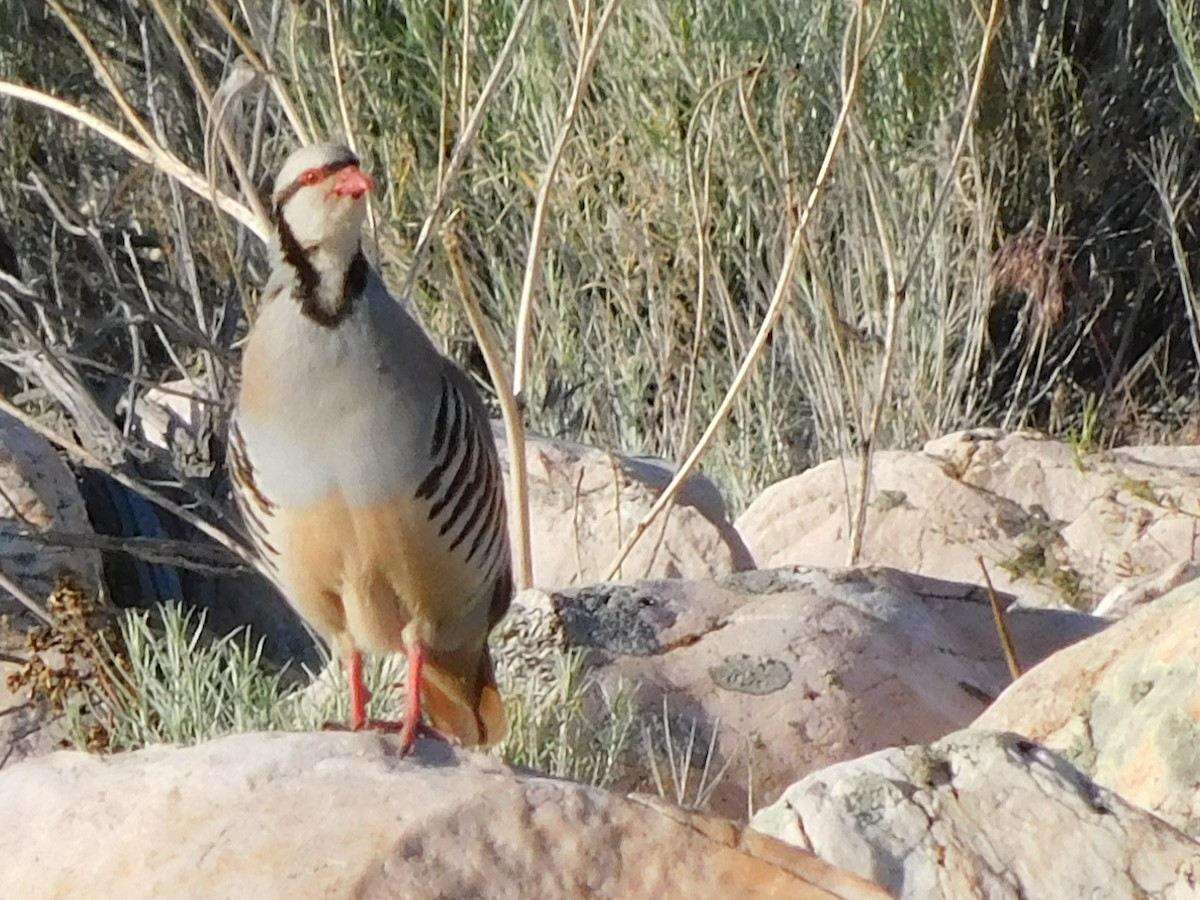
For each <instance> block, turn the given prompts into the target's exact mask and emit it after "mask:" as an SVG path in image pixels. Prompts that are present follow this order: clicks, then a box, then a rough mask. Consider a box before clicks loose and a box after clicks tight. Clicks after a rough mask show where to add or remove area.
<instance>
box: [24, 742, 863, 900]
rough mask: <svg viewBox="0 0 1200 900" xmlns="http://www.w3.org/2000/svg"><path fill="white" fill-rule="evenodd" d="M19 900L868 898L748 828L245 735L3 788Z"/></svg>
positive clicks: (362, 750) (443, 753)
mask: <svg viewBox="0 0 1200 900" xmlns="http://www.w3.org/2000/svg"><path fill="white" fill-rule="evenodd" d="M0 808H3V809H4V811H5V816H6V818H7V819H8V821H10V822H20V823H21V825H20V827H19V828H6V829H4V830H3V832H0V856H2V857H3V859H4V863H5V864H4V866H3V867H2V868H0V895H2V896H5V897H35V896H36V897H46V898H51V897H53V898H71V897H96V896H105V897H154V896H172V897H213V898H222V897H231V898H232V897H282V896H288V897H298V898H307V897H314V898H315V897H362V898H376V897H377V898H392V897H406V898H413V900H421V898H463V897H476V898H481V900H489V898H522V900H539V898H546V900H550V898H554V900H558V898H573V897H579V898H601V900H602V898H614V900H616V898H635V897H664V898H674V897H678V898H685V897H687V898H697V900H703V898H714V900H716V898H728V897H755V898H774V897H778V898H796V900H804V898H812V900H816V898H845V900H850V898H862V900H868V898H870V900H883V898H886V896H887V895H886V894H885V893H883V892H882V891H880V890H878V889H877V888H875V887H873V886H872V885H870V884H868V883H866V882H864V881H863V880H861V879H859V878H856V877H854V876H852V875H849V874H847V873H844V872H839V871H837V870H836V869H833V868H832V867H830V866H828V865H826V864H824V863H822V862H821V861H820V860H818V859H816V858H815V857H813V856H811V855H809V854H807V853H805V852H802V851H799V850H796V849H794V848H791V847H788V846H787V845H785V844H783V843H781V842H778V841H774V840H771V839H769V838H764V837H762V836H760V835H754V834H751V833H743V832H742V831H741V829H739V828H737V827H736V826H734V825H732V824H731V823H722V822H714V821H711V820H706V819H704V818H702V817H695V816H688V815H687V814H685V813H682V812H678V813H675V814H673V815H670V816H668V815H664V814H663V813H662V812H660V811H658V810H656V809H654V808H653V807H652V806H648V805H645V804H641V803H637V802H633V801H630V800H627V799H623V798H621V797H618V796H616V795H613V794H608V793H606V792H603V791H599V790H596V789H592V788H588V787H584V786H582V785H578V784H574V783H571V782H565V781H557V780H554V779H550V778H542V777H537V776H534V775H517V774H516V773H514V772H512V771H510V770H509V769H507V768H505V767H504V766H502V765H501V764H499V763H498V762H496V761H494V760H492V759H490V758H487V757H483V756H480V755H477V754H470V753H466V752H462V751H455V750H453V749H451V748H450V747H449V746H448V745H445V744H441V743H438V742H434V741H430V740H425V739H422V740H419V741H418V743H417V745H416V747H415V753H414V754H413V756H410V757H408V758H402V757H400V756H399V755H398V753H397V752H396V743H395V740H394V739H393V738H385V737H381V736H379V735H374V734H348V733H344V734H333V733H326V734H282V733H275V734H267V735H264V734H245V735H236V736H233V737H228V738H224V739H221V740H219V741H214V742H212V743H209V744H205V745H201V746H198V747H193V748H188V749H173V748H169V747H154V748H151V749H148V750H144V751H140V752H137V753H128V754H122V755H119V756H114V757H109V758H103V759H101V758H96V757H92V756H87V755H83V754H79V753H58V754H55V755H53V756H49V757H43V758H41V759H37V760H32V761H29V762H26V763H23V764H22V765H20V766H18V767H14V768H11V769H8V770H6V771H4V772H0Z"/></svg>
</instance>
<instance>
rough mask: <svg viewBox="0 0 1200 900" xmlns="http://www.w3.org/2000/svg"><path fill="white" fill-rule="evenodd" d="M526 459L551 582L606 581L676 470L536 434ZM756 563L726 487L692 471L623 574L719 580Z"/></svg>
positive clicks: (536, 569)
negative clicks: (730, 509)
mask: <svg viewBox="0 0 1200 900" xmlns="http://www.w3.org/2000/svg"><path fill="white" fill-rule="evenodd" d="M492 430H493V433H494V434H495V435H496V443H497V446H498V449H499V451H500V464H501V467H502V468H503V470H504V477H505V480H506V482H507V481H508V480H509V470H510V465H511V463H510V458H509V449H508V442H507V440H506V439H505V435H504V428H503V427H502V426H501V425H500V423H493V429H492ZM525 460H526V466H527V468H528V472H529V497H530V503H529V506H530V510H529V517H530V528H531V544H532V548H533V551H532V552H533V576H534V577H533V580H534V584H535V585H537V586H538V587H542V588H560V587H566V586H568V585H579V584H590V583H592V582H594V581H599V580H600V579H603V578H604V577H606V575H607V574H608V569H609V567H610V565H611V563H612V562H613V560H614V559H615V558H616V556H617V551H618V550H619V549H620V548H621V546H622V544H623V543H624V541H625V539H626V538H627V537H628V536H629V534H630V533H631V532H632V531H633V530H634V528H635V527H636V526H637V524H638V522H639V521H640V520H641V518H642V516H643V515H644V514H645V513H646V512H647V511H648V510H649V509H650V507H651V506H652V505H653V504H654V501H655V500H657V499H658V495H659V494H660V493H661V492H662V489H663V488H664V487H666V485H667V482H669V481H670V480H671V476H672V469H671V467H670V465H669V464H667V463H665V462H663V461H662V460H657V459H652V458H649V457H633V456H622V455H620V454H616V453H609V452H606V451H603V450H598V449H596V448H594V447H588V446H585V445H583V444H573V443H569V442H567V441H557V440H551V439H549V438H543V437H537V436H535V435H529V436H528V437H527V439H526V445H525ZM509 496H510V497H511V496H512V492H511V486H510V489H509ZM753 567H754V560H753V558H752V557H751V556H750V554H749V552H748V551H747V550H746V546H745V544H744V543H743V542H742V538H741V536H740V535H739V534H738V532H737V530H736V529H735V528H734V527H733V525H732V524H731V523H730V521H729V519H728V517H727V513H726V510H725V504H724V502H723V501H722V499H721V495H720V492H719V491H718V490H717V489H716V487H715V486H714V485H713V483H712V482H711V481H709V480H708V479H707V478H705V477H704V476H702V475H692V476H691V477H690V478H688V479H687V480H686V481H685V482H684V484H683V487H682V489H681V490H680V492H679V494H678V495H677V497H676V501H675V504H674V506H673V507H671V508H670V509H669V510H668V511H666V512H664V513H662V514H661V515H660V516H659V517H658V519H656V520H655V522H654V523H653V524H652V525H651V526H650V528H649V529H648V530H647V531H646V533H645V534H644V535H643V536H642V538H641V540H640V541H639V542H638V543H637V545H636V546H635V547H634V549H633V551H632V552H631V553H630V554H629V557H628V558H627V559H626V560H625V562H624V563H623V565H622V567H621V570H620V572H619V573H618V574H617V576H616V580H617V581H625V582H629V581H637V580H638V579H642V578H711V577H715V576H720V575H726V574H728V573H730V572H740V571H743V570H746V569H752V568H753Z"/></svg>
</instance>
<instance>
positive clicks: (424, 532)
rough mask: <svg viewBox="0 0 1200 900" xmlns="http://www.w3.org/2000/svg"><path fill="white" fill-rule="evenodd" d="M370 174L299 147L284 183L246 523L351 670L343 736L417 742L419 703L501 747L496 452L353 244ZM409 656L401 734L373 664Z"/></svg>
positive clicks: (247, 427)
mask: <svg viewBox="0 0 1200 900" xmlns="http://www.w3.org/2000/svg"><path fill="white" fill-rule="evenodd" d="M372 187H373V184H372V181H371V179H370V178H369V177H368V176H367V175H366V174H365V173H363V171H362V170H361V169H360V168H359V161H358V159H357V158H356V157H355V155H354V154H353V153H352V152H351V151H350V150H349V149H347V148H345V147H341V146H337V145H333V144H320V145H314V146H309V147H304V148H302V149H300V150H298V151H296V152H295V153H293V154H292V156H291V157H290V158H289V159H288V160H287V162H286V163H284V166H283V169H282V170H281V171H280V173H279V176H278V177H277V179H276V182H275V191H274V195H273V198H272V200H273V212H274V218H275V226H276V231H275V238H276V241H275V247H274V252H275V254H276V255H275V259H274V269H273V272H272V275H271V278H270V281H269V282H268V284H267V288H266V291H265V292H264V294H263V303H262V307H261V311H260V313H259V316H258V318H257V320H256V321H255V322H254V324H253V327H252V328H251V331H250V337H249V339H248V342H247V344H246V348H245V353H244V355H243V358H242V382H241V389H240V391H239V394H238V401H237V408H236V410H235V413H234V416H233V422H232V425H231V428H230V453H229V458H230V468H231V473H232V478H233V484H234V494H235V497H236V498H237V504H238V507H239V509H240V511H241V514H242V517H243V520H244V522H245V525H246V530H247V531H248V532H249V534H250V537H251V540H252V541H253V543H254V545H255V547H256V549H257V551H258V552H259V553H260V554H261V556H262V559H263V560H264V562H265V564H266V565H267V566H268V567H269V568H270V569H271V570H272V571H273V572H274V574H275V576H276V580H277V582H278V583H279V585H280V587H281V588H282V589H283V591H284V593H285V595H286V596H287V598H288V600H289V601H290V602H291V603H292V605H293V606H294V607H295V608H296V610H297V611H298V612H299V613H300V614H301V615H302V616H303V617H304V618H305V619H307V620H308V622H309V623H310V624H312V626H313V627H314V628H315V629H316V630H317V631H318V632H319V633H321V634H322V635H323V636H324V637H325V638H326V639H327V640H328V641H329V643H330V645H331V646H332V647H333V648H334V650H335V651H336V653H337V654H338V656H339V657H340V658H341V659H342V660H343V662H344V664H345V666H346V668H347V670H348V675H349V681H350V706H351V710H350V723H349V727H350V728H351V729H353V730H358V729H361V728H364V727H369V728H381V729H386V730H396V731H399V732H400V734H401V743H402V746H403V747H404V749H406V750H407V748H408V747H409V746H410V745H411V743H412V740H413V737H414V735H415V733H416V729H417V728H418V726H419V724H420V722H421V716H422V710H424V712H425V714H427V715H428V717H429V720H430V723H431V724H432V726H433V727H434V728H435V729H436V730H438V731H440V732H442V733H443V734H447V735H450V736H453V737H455V738H457V739H458V740H460V741H461V742H462V743H463V744H466V745H489V744H493V743H495V742H497V741H499V740H500V739H501V738H503V737H504V734H505V730H506V726H505V719H504V709H503V706H502V704H501V702H500V695H499V693H498V691H497V689H496V682H495V678H494V676H493V670H492V660H491V656H490V655H489V652H488V646H487V638H488V633H489V632H490V631H491V630H492V628H493V627H494V626H495V625H496V623H497V622H498V621H499V620H500V619H501V618H502V617H503V615H504V613H505V611H506V610H507V609H508V605H509V601H510V599H511V597H512V574H511V568H510V563H509V547H508V535H507V522H506V516H505V509H504V489H503V484H502V481H501V476H500V466H499V462H498V460H497V456H496V445H495V441H494V439H493V437H492V433H491V428H490V425H489V423H488V420H487V416H486V414H485V410H484V407H483V404H482V402H481V401H480V398H479V395H478V393H477V392H476V390H475V387H474V385H473V384H472V383H471V381H470V379H468V377H467V376H466V375H465V374H463V372H462V371H461V370H459V368H458V367H457V366H455V365H454V363H453V362H451V361H450V360H449V359H447V358H446V357H445V356H443V355H442V354H441V353H440V352H438V350H437V349H436V348H435V346H434V344H433V343H432V341H431V340H430V338H429V337H428V336H427V335H426V333H425V331H424V330H423V329H422V328H421V326H420V325H419V324H417V322H416V321H415V320H414V319H413V318H412V317H411V316H410V315H409V313H408V312H406V311H405V309H404V308H403V307H402V306H401V305H400V304H399V303H397V302H396V300H395V299H394V298H393V297H392V296H391V295H390V294H389V293H388V290H387V288H386V287H385V286H384V284H383V282H382V281H381V280H380V279H379V277H378V275H377V274H376V273H375V271H374V270H373V269H372V268H371V266H370V265H369V264H368V263H367V260H366V258H365V257H364V256H363V253H362V248H361V246H360V235H361V231H362V224H363V218H364V216H365V214H366V194H367V193H368V192H369V191H370V190H371V188H372ZM390 651H403V652H404V653H405V654H406V655H407V657H408V704H407V710H406V713H405V716H404V719H403V720H402V721H401V722H378V721H375V720H369V719H368V718H367V716H366V709H365V707H366V703H367V701H368V700H369V699H370V696H369V694H368V693H367V690H366V687H365V686H364V684H363V680H362V654H363V652H390Z"/></svg>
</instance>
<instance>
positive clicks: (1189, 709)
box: [975, 582, 1200, 837]
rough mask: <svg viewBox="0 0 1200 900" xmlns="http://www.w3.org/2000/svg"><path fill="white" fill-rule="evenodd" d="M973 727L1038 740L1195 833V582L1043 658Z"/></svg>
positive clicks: (1198, 628)
mask: <svg viewBox="0 0 1200 900" xmlns="http://www.w3.org/2000/svg"><path fill="white" fill-rule="evenodd" d="M975 725H976V727H979V728H989V729H997V730H1004V731H1016V732H1019V733H1021V734H1024V735H1026V736H1028V737H1030V738H1032V739H1033V740H1036V741H1039V742H1040V743H1043V744H1046V745H1047V746H1049V747H1051V748H1053V749H1055V750H1056V751H1058V752H1060V753H1062V754H1063V755H1064V756H1065V757H1066V758H1067V759H1069V760H1070V761H1071V762H1072V763H1073V764H1074V765H1076V766H1078V767H1079V768H1080V769H1082V770H1083V771H1084V772H1086V773H1087V774H1088V775H1089V776H1091V777H1092V778H1094V779H1095V780H1096V781H1097V782H1098V783H1100V784H1102V785H1104V786H1105V787H1107V788H1109V789H1111V790H1114V791H1116V792H1117V793H1118V794H1120V795H1121V796H1122V797H1124V798H1125V799H1126V800H1128V801H1129V802H1130V803H1136V804H1138V805H1139V806H1141V807H1143V808H1145V809H1148V810H1150V811H1151V812H1153V813H1156V814H1157V815H1159V816H1161V817H1162V818H1164V819H1166V820H1167V821H1168V822H1170V823H1171V824H1173V825H1175V826H1176V827H1178V828H1181V829H1182V830H1184V831H1185V832H1187V833H1188V834H1190V835H1192V836H1193V837H1200V794H1198V793H1197V791H1196V785H1197V784H1198V783H1200V582H1192V583H1190V584H1185V585H1183V586H1182V587H1180V588H1177V589H1176V590H1175V591H1173V592H1171V593H1169V594H1167V595H1166V596H1165V597H1162V598H1161V599H1159V600H1155V601H1153V602H1152V603H1149V604H1147V605H1145V606H1142V607H1139V608H1137V609H1135V610H1134V611H1133V612H1131V613H1130V614H1129V616H1128V617H1127V618H1125V619H1122V620H1120V621H1119V622H1117V623H1115V624H1114V625H1112V626H1111V627H1110V628H1109V629H1108V630H1107V631H1105V632H1103V633H1102V634H1099V635H1096V636H1095V637H1093V638H1091V639H1089V640H1086V641H1082V642H1080V643H1078V644H1076V645H1075V646H1074V647H1070V648H1068V649H1066V650H1062V651H1060V652H1059V653H1056V654H1055V655H1054V656H1051V657H1050V658H1049V659H1047V660H1046V661H1045V662H1043V663H1042V664H1041V665H1039V666H1038V667H1036V668H1035V669H1033V670H1032V671H1030V672H1027V673H1026V674H1025V675H1024V676H1023V677H1022V678H1021V679H1020V680H1019V681H1018V682H1017V683H1016V684H1014V685H1012V687H1010V688H1009V689H1008V690H1007V691H1005V692H1004V694H1002V695H1001V696H1000V699H998V700H997V701H996V703H995V704H994V705H993V706H992V707H991V708H990V709H989V710H988V711H987V712H985V713H984V714H983V715H982V716H980V718H979V719H978V721H977V722H976V723H975Z"/></svg>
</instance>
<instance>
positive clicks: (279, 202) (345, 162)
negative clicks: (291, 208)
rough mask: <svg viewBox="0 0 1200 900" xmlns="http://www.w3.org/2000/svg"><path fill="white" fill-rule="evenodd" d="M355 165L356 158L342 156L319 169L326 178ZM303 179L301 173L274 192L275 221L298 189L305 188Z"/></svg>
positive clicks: (356, 163)
mask: <svg viewBox="0 0 1200 900" xmlns="http://www.w3.org/2000/svg"><path fill="white" fill-rule="evenodd" d="M357 165H359V160H358V157H357V156H343V157H342V158H341V159H336V160H334V161H333V162H331V163H328V164H326V165H325V166H322V167H320V168H323V169H324V170H325V178H328V177H329V176H330V175H332V174H333V173H335V172H340V171H341V170H342V169H348V168H350V166H357ZM305 171H308V170H307V169H306V170H305ZM303 177H304V172H301V173H300V175H299V176H298V177H297V178H296V179H295V180H293V181H292V182H291V184H289V185H288V186H287V187H285V188H284V189H283V190H281V191H276V193H275V217H276V219H279V218H281V217H282V215H283V208H284V207H285V206H286V205H287V202H288V201H289V200H291V199H292V198H293V197H294V196H296V192H297V191H299V190H300V188H302V187H305V184H304V182H303V181H301V179H302V178H303ZM323 180H324V179H322V181H323Z"/></svg>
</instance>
